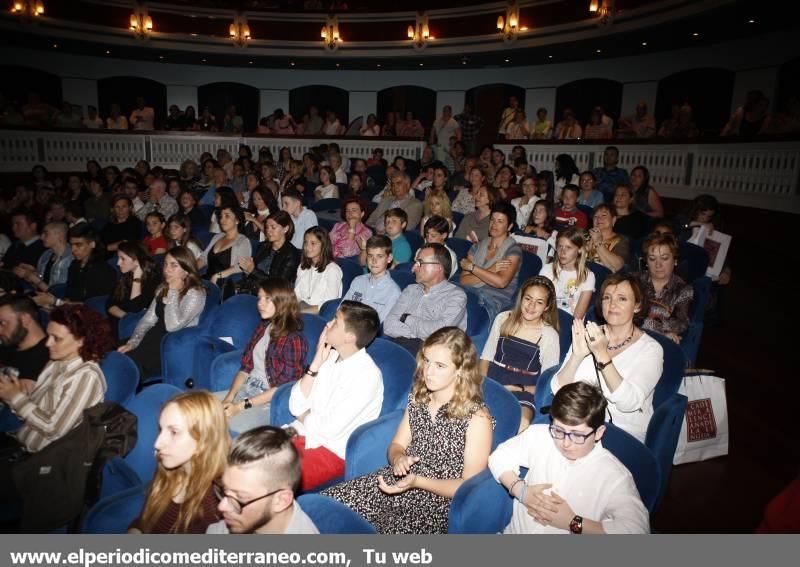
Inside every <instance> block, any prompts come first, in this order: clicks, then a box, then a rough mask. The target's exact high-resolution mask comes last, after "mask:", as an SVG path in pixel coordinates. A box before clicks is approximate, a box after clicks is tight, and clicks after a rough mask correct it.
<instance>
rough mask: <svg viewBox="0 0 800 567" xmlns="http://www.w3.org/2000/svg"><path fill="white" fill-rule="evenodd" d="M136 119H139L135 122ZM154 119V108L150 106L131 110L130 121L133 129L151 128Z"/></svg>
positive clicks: (152, 127)
mask: <svg viewBox="0 0 800 567" xmlns="http://www.w3.org/2000/svg"><path fill="white" fill-rule="evenodd" d="M137 119H139V121H138V122H137ZM154 121H155V110H153V107H152V106H145V107H144V108H137V109H136V110H134V111H133V112H131V120H130V123H131V124H132V125H133V129H134V130H153V129H154V124H153V123H154Z"/></svg>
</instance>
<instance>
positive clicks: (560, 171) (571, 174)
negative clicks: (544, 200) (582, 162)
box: [553, 154, 580, 203]
mask: <svg viewBox="0 0 800 567" xmlns="http://www.w3.org/2000/svg"><path fill="white" fill-rule="evenodd" d="M553 181H554V184H555V193H554V194H553V202H554V203H559V202H561V191H562V190H563V189H564V187H565V186H567V185H578V183H580V170H579V169H578V166H577V165H575V160H574V159H573V158H572V156H571V155H569V154H558V155H557V156H556V164H555V175H554V177H553Z"/></svg>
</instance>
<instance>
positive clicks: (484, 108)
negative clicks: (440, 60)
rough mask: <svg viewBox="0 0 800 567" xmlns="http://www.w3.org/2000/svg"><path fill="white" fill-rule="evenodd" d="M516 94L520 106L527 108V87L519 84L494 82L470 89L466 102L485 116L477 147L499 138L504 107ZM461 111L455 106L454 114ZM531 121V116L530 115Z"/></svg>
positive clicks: (476, 112) (477, 112)
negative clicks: (524, 87) (498, 129)
mask: <svg viewBox="0 0 800 567" xmlns="http://www.w3.org/2000/svg"><path fill="white" fill-rule="evenodd" d="M512 96H515V97H517V99H518V100H519V105H520V108H523V109H524V108H525V89H523V88H522V87H520V86H518V85H511V84H508V83H492V84H488V85H479V86H477V87H472V88H471V89H469V90H468V91H467V92H466V94H465V96H464V102H465V103H466V104H469V105H470V107H471V108H472V111H473V112H474V113H475V114H477V115H478V116H480V117H481V118H483V128H481V130H480V131H479V132H478V139H477V147H478V148H480V147H481V146H483V145H485V144H491V143H492V142H494V141H495V140H496V139H497V127H498V126H499V124H500V116H501V115H502V114H503V109H504V108H506V107H507V106H508V101H509V98H510V97H512ZM459 112H461V109H460V108H454V109H453V114H458V113H459ZM528 120H529V121H530V117H528Z"/></svg>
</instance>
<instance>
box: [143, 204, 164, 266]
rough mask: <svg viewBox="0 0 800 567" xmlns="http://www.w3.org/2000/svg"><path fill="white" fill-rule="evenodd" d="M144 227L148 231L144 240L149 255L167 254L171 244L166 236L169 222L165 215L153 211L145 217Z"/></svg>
mask: <svg viewBox="0 0 800 567" xmlns="http://www.w3.org/2000/svg"><path fill="white" fill-rule="evenodd" d="M144 225H145V228H146V229H147V236H145V237H144V240H142V244H144V246H145V248H147V253H148V254H150V255H151V256H157V255H159V254H165V253H166V252H167V247H168V246H169V243H168V242H167V236H166V235H165V234H164V229H165V228H166V227H167V221H166V219H165V218H164V215H162V214H161V213H157V212H155V211H153V212H152V213H148V214H147V215H146V216H145V217H144Z"/></svg>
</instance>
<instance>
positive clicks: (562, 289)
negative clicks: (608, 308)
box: [539, 227, 595, 319]
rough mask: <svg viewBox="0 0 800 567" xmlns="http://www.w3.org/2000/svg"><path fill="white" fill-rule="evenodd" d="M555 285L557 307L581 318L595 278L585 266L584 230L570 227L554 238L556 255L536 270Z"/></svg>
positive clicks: (587, 306) (589, 298) (592, 290)
mask: <svg viewBox="0 0 800 567" xmlns="http://www.w3.org/2000/svg"><path fill="white" fill-rule="evenodd" d="M539 273H540V274H541V275H543V276H545V277H546V278H547V279H549V280H550V281H551V282H553V285H554V286H555V288H556V298H557V303H558V308H559V309H563V310H564V311H567V312H569V313H570V314H571V315H572V316H573V317H575V319H583V317H584V315H586V311H587V310H588V309H589V303H590V302H591V300H592V293H593V292H594V284H595V278H594V274H593V273H592V271H591V270H590V269H589V268H587V267H586V233H584V232H583V230H581V229H580V228H577V227H572V228H568V229H565V230H562V231H561V232H559V233H558V237H557V238H556V258H555V259H554V260H553V261H552V262H551V263H549V264H545V265H544V266H543V267H542V271H541V272H539Z"/></svg>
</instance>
